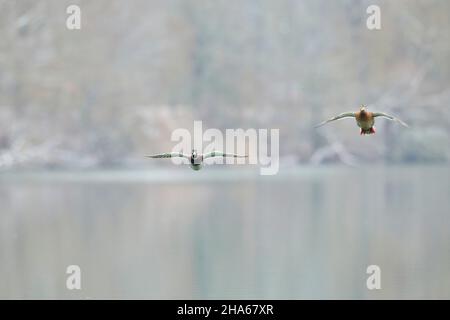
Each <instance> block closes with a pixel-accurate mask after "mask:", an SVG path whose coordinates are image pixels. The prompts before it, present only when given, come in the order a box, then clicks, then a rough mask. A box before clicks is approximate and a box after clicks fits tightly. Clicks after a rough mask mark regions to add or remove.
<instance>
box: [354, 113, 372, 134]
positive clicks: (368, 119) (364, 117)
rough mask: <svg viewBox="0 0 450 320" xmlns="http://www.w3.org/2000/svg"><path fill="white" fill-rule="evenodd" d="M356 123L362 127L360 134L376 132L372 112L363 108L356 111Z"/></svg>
mask: <svg viewBox="0 0 450 320" xmlns="http://www.w3.org/2000/svg"><path fill="white" fill-rule="evenodd" d="M355 119H356V124H357V125H358V127H360V128H361V131H360V134H362V135H363V134H374V133H375V128H374V126H373V125H374V124H375V118H374V116H373V113H372V112H369V111H366V110H365V109H364V108H361V109H360V111H358V112H356V113H355Z"/></svg>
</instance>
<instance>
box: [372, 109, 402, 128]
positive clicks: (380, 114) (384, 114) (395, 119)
mask: <svg viewBox="0 0 450 320" xmlns="http://www.w3.org/2000/svg"><path fill="white" fill-rule="evenodd" d="M372 114H373V116H374V117H383V118H386V119H389V120H392V121H396V122H398V123H400V124H401V125H402V126H405V127H407V128H409V126H408V125H407V124H406V123H404V122H403V121H402V120H400V119H399V118H396V117H394V116H391V115H389V114H387V113H384V112H373V113H372Z"/></svg>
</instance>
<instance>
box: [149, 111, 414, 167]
mask: <svg viewBox="0 0 450 320" xmlns="http://www.w3.org/2000/svg"><path fill="white" fill-rule="evenodd" d="M376 117H383V118H386V119H388V120H391V121H395V122H398V123H400V124H401V125H403V126H405V127H408V125H407V124H406V123H404V122H403V121H402V120H400V119H398V118H396V117H393V116H391V115H389V114H387V113H384V112H370V111H367V109H366V107H365V106H364V105H361V107H360V109H359V111H356V112H344V113H341V114H339V115H337V116H336V117H333V118H331V119H328V120H325V121H323V122H321V123H319V124H318V125H317V126H315V128H318V127H321V126H323V125H325V124H327V123H329V122H332V121H336V120H341V119H345V118H355V120H356V124H357V125H358V127H359V128H360V134H361V135H366V134H374V133H375V127H374V124H375V118H376ZM147 157H149V158H174V157H181V158H186V159H189V163H190V166H191V168H192V169H193V170H196V171H197V170H200V169H201V168H202V164H203V160H204V159H207V158H213V157H223V158H225V157H233V158H246V157H247V156H246V155H237V154H233V153H223V152H219V151H213V152H210V153H206V154H198V153H197V151H196V150H195V149H194V150H192V152H191V154H190V155H186V154H183V153H181V152H171V153H161V154H156V155H152V156H147Z"/></svg>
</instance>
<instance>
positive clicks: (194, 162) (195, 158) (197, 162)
mask: <svg viewBox="0 0 450 320" xmlns="http://www.w3.org/2000/svg"><path fill="white" fill-rule="evenodd" d="M146 157H147V158H176V157H179V158H186V159H189V163H190V166H191V168H192V169H193V170H195V171H197V170H200V169H201V168H202V165H203V160H205V159H207V158H213V157H224V158H225V157H233V158H246V157H247V156H246V155H245V156H241V155H237V154H232V153H223V152H220V151H212V152H209V153H205V154H199V153H197V150H195V149H193V150H192V152H191V154H190V155H187V154H183V153H182V152H170V153H161V154H155V155H150V156H146Z"/></svg>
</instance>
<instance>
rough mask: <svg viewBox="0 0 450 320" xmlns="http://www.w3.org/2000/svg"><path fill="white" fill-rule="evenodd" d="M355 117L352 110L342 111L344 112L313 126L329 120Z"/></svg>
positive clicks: (319, 125) (321, 124) (323, 123)
mask: <svg viewBox="0 0 450 320" xmlns="http://www.w3.org/2000/svg"><path fill="white" fill-rule="evenodd" d="M355 117H356V114H355V113H354V112H344V113H341V114H339V115H337V116H336V117H333V118H331V119H328V120H325V121H323V122H321V123H319V124H318V125H316V126H314V128H318V127H321V126H323V125H325V124H327V123H328V122H331V121H336V120H341V119H344V118H355Z"/></svg>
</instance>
